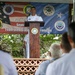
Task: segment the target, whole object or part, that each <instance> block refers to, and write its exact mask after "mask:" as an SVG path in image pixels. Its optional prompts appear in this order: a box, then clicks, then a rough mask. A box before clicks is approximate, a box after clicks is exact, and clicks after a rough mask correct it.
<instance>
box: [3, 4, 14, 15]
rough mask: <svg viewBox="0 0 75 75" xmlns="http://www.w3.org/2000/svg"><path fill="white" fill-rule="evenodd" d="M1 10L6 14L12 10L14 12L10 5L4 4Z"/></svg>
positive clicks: (9, 13)
mask: <svg viewBox="0 0 75 75" xmlns="http://www.w3.org/2000/svg"><path fill="white" fill-rule="evenodd" d="M3 12H4V13H5V14H6V15H11V14H12V13H13V12H14V8H13V6H12V5H5V6H4V7H3Z"/></svg>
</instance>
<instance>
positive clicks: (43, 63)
mask: <svg viewBox="0 0 75 75" xmlns="http://www.w3.org/2000/svg"><path fill="white" fill-rule="evenodd" d="M49 63H50V60H46V61H43V62H42V63H41V64H40V65H46V64H49Z"/></svg>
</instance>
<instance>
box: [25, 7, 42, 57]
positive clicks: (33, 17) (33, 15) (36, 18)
mask: <svg viewBox="0 0 75 75" xmlns="http://www.w3.org/2000/svg"><path fill="white" fill-rule="evenodd" d="M27 21H43V19H42V17H41V16H38V15H37V14H36V8H35V7H31V15H30V16H28V18H27ZM24 43H25V48H26V53H25V57H26V58H30V47H29V29H28V34H27V35H26V36H25V37H24Z"/></svg>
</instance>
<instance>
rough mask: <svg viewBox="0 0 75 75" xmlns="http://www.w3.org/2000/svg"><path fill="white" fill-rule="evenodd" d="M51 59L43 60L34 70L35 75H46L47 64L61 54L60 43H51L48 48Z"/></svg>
mask: <svg viewBox="0 0 75 75" xmlns="http://www.w3.org/2000/svg"><path fill="white" fill-rule="evenodd" d="M49 51H50V53H51V55H50V56H51V59H50V60H46V61H43V62H42V63H41V64H40V65H39V67H38V69H37V70H36V72H35V75H46V69H47V66H48V65H49V64H50V63H52V62H53V61H55V60H56V59H58V58H59V57H60V56H61V50H60V44H58V43H52V44H51V46H50V49H49Z"/></svg>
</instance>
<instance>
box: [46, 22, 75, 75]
mask: <svg viewBox="0 0 75 75" xmlns="http://www.w3.org/2000/svg"><path fill="white" fill-rule="evenodd" d="M68 40H69V42H70V45H71V47H72V49H71V51H70V53H68V54H67V55H65V56H64V57H62V58H60V59H58V60H56V61H54V62H53V63H51V64H49V66H48V68H47V71H46V75H75V22H72V23H70V25H69V26H68Z"/></svg>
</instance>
